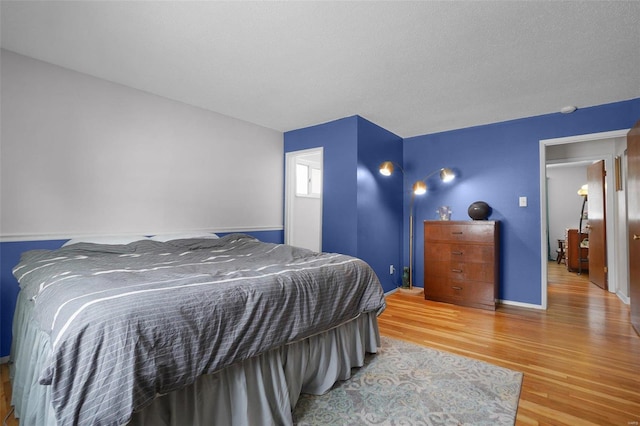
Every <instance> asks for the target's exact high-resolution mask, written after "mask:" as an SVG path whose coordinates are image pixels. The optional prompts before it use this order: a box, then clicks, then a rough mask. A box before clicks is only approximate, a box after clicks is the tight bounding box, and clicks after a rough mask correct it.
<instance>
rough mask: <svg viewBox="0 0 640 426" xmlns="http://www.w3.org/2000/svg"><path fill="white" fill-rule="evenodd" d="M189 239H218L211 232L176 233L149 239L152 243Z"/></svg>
mask: <svg viewBox="0 0 640 426" xmlns="http://www.w3.org/2000/svg"><path fill="white" fill-rule="evenodd" d="M191 238H209V239H211V238H219V237H218V236H217V235H216V234H214V233H212V232H176V233H172V234H158V235H154V236H153V237H151V239H152V240H153V241H162V242H167V241H171V240H187V239H191Z"/></svg>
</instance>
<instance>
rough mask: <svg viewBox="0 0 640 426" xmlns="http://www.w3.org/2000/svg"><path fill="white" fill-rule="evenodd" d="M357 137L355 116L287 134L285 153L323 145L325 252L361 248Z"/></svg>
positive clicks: (343, 251) (323, 240)
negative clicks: (359, 236) (358, 212)
mask: <svg viewBox="0 0 640 426" xmlns="http://www.w3.org/2000/svg"><path fill="white" fill-rule="evenodd" d="M357 140H358V118H357V117H355V116H354V117H348V118H343V119H340V120H336V121H332V122H329V123H326V124H320V125H317V126H312V127H306V128H304V129H299V130H293V131H290V132H286V133H285V134H284V152H285V153H287V152H291V151H300V150H304V149H311V148H319V147H323V161H324V164H323V186H322V189H323V193H324V194H329V196H324V197H323V199H322V223H323V227H322V251H326V252H335V253H343V254H348V255H351V256H355V255H356V253H357V251H358V240H357V235H356V227H357V220H358V219H357V195H358V191H357V190H358V188H357V161H358V160H357Z"/></svg>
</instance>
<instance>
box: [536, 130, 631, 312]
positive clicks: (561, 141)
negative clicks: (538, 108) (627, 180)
mask: <svg viewBox="0 0 640 426" xmlns="http://www.w3.org/2000/svg"><path fill="white" fill-rule="evenodd" d="M627 132H628V130H616V131H611V132H602V133H594V134H588V135H578V136H571V137H566V138H557V139H546V140H541V141H540V208H541V212H540V217H541V221H540V222H541V230H540V232H541V249H542V256H541V272H542V274H541V276H542V283H541V307H542V309H547V283H548V277H547V273H548V265H547V261H548V259H549V250H550V245H549V240H550V237H549V234H548V231H547V230H548V218H547V212H548V201H547V196H548V194H547V173H546V167H547V166H548V165H553V164H558V163H572V162H593V161H597V160H601V159H604V162H605V169H606V170H608V171H610V172H609V173H607V176H606V180H605V185H606V186H607V188H609V190H607V193H606V203H605V205H606V223H605V227H606V232H607V235H609V236H614V237H613V238H611V239H610V241H612V242H613V244H607V250H606V256H607V258H608V259H611V261H610V262H609V265H608V266H609V268H608V276H609V291H611V292H614V293H616V294H617V295H618V296H619V297H620V298H621V299H622V300H623V301H624V302H625V303H627V302H626V300H625V294H624V292H622V293H621V292H619V291H618V290H619V283H621V282H623V281H626V280H627V278H626V277H627V276H628V265H627V266H625V262H626V259H628V251H626V248H625V247H622V246H621V245H622V242H621V241H620V240H619V239H617V238H615V236H616V235H618V234H619V232H618V230H619V229H621V228H625V229H626V212H619V211H618V209H617V206H618V203H617V201H618V200H617V198H618V195H617V194H616V191H615V190H613V188H615V182H614V177H615V176H614V175H615V173H613V169H614V167H613V163H614V157H615V156H616V155H617V152H619V151H620V150H621V149H622V150H623V149H624V147H622V144H623V143H624V145H626V134H627ZM576 190H577V188H576ZM578 216H579V212H578V213H577V214H576V218H578ZM554 250H555V249H554ZM616 254H618V255H617V256H616ZM621 255H623V256H624V261H622V260H621V259H620V256H621ZM613 259H615V260H616V261H613ZM626 297H627V299H628V293H627V296H626Z"/></svg>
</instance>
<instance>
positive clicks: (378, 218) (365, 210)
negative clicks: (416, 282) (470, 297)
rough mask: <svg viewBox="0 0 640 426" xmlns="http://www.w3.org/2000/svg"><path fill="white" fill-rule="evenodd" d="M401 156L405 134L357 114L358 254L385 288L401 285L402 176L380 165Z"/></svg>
mask: <svg viewBox="0 0 640 426" xmlns="http://www.w3.org/2000/svg"><path fill="white" fill-rule="evenodd" d="M401 159H402V138H400V137H399V136H397V135H395V134H393V133H391V132H389V131H388V130H385V129H383V128H381V127H380V126H377V125H375V124H373V123H371V122H370V121H367V120H366V119H364V118H362V117H358V226H357V238H358V257H360V258H361V259H363V260H365V261H366V262H367V263H368V264H369V265H371V267H372V268H373V270H374V271H375V272H376V274H377V275H378V278H379V279H380V282H381V283H382V287H383V288H384V290H385V291H391V290H393V289H394V288H396V287H398V286H399V285H401V277H402V264H403V263H402V259H401V257H402V242H403V239H402V209H403V203H402V199H403V197H402V191H403V179H402V173H401V171H400V170H398V171H397V173H394V174H393V175H391V176H383V175H381V174H380V172H379V167H380V163H382V162H383V161H393V162H396V163H398V164H401ZM389 265H393V266H394V268H395V273H394V274H393V275H391V274H390V273H389Z"/></svg>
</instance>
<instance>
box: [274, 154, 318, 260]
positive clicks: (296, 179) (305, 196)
mask: <svg viewBox="0 0 640 426" xmlns="http://www.w3.org/2000/svg"><path fill="white" fill-rule="evenodd" d="M285 164H286V166H285V220H284V223H285V226H284V242H285V244H289V245H293V246H297V247H303V248H307V249H309V250H313V251H317V252H320V251H322V194H323V189H322V186H323V185H322V181H323V149H322V148H313V149H305V150H301V151H292V152H288V153H286V159H285Z"/></svg>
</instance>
